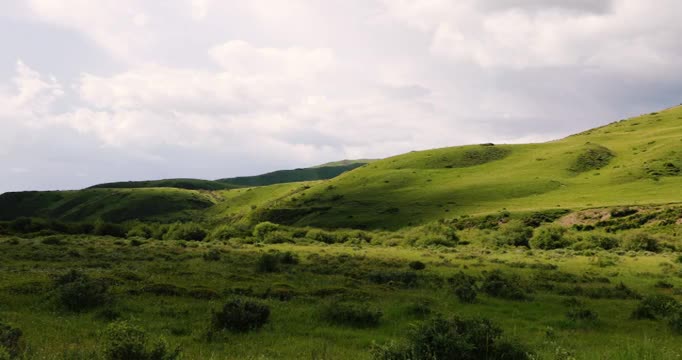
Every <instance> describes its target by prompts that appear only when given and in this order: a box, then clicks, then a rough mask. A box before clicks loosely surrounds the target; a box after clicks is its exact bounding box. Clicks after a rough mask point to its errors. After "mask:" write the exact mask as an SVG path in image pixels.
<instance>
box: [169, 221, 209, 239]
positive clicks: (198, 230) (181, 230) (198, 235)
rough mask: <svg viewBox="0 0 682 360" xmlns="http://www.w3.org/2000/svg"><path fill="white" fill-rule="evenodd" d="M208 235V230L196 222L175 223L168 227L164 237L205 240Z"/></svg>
mask: <svg viewBox="0 0 682 360" xmlns="http://www.w3.org/2000/svg"><path fill="white" fill-rule="evenodd" d="M206 235H207V233H206V230H205V229H204V228H203V227H201V226H199V225H197V224H195V223H175V224H173V225H171V226H170V228H168V232H167V233H166V235H165V236H164V239H168V240H188V241H203V240H204V239H206Z"/></svg>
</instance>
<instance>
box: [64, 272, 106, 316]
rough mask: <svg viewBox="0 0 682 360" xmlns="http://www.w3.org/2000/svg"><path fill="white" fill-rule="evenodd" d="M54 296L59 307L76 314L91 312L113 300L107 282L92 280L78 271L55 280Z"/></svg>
mask: <svg viewBox="0 0 682 360" xmlns="http://www.w3.org/2000/svg"><path fill="white" fill-rule="evenodd" d="M54 296H55V299H56V301H57V304H58V305H60V306H61V307H63V308H64V309H66V310H69V311H75V312H79V311H85V310H89V309H91V308H94V307H97V306H100V305H104V304H107V303H109V302H111V300H112V298H111V295H110V293H109V286H108V284H107V283H106V282H104V281H101V280H95V279H91V278H90V277H89V276H88V275H86V274H84V273H82V272H80V271H77V270H71V271H69V272H67V273H66V274H63V275H60V276H57V277H56V278H55V280H54Z"/></svg>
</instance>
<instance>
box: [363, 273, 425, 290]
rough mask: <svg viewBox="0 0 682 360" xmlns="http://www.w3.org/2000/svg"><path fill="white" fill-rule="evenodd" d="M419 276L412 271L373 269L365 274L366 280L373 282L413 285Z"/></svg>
mask: <svg viewBox="0 0 682 360" xmlns="http://www.w3.org/2000/svg"><path fill="white" fill-rule="evenodd" d="M418 279H419V277H418V276H417V273H415V272H414V271H373V272H371V273H369V274H367V280H369V281H370V282H372V283H374V284H382V285H397V286H402V287H414V286H416V285H417V281H418Z"/></svg>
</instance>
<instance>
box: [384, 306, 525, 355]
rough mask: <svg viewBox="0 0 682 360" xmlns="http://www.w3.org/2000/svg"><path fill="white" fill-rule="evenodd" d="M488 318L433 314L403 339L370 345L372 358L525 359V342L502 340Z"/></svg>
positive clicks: (500, 330)
mask: <svg viewBox="0 0 682 360" xmlns="http://www.w3.org/2000/svg"><path fill="white" fill-rule="evenodd" d="M502 334H503V331H502V329H501V328H500V327H498V326H497V325H495V324H493V323H492V322H491V321H490V320H488V319H483V318H472V319H464V318H460V317H454V318H451V319H445V318H443V317H440V316H438V317H435V318H433V319H431V320H428V321H425V322H423V323H422V324H420V325H418V326H417V327H415V328H414V329H413V330H411V331H410V332H409V333H408V336H407V339H406V341H405V342H403V343H398V344H396V343H393V344H390V345H386V346H376V345H375V346H374V347H373V349H372V358H373V359H375V360H435V359H467V360H497V359H499V360H502V359H504V360H526V359H529V358H530V354H529V352H528V350H527V349H526V347H525V346H523V345H521V344H519V343H516V342H513V341H509V340H506V339H504V338H503V337H502Z"/></svg>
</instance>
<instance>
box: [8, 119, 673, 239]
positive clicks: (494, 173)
mask: <svg viewBox="0 0 682 360" xmlns="http://www.w3.org/2000/svg"><path fill="white" fill-rule="evenodd" d="M350 169H353V170H352V171H348V170H350ZM339 174H341V175H339ZM336 175H339V176H337V177H334V176H336ZM326 178H333V179H330V180H324V181H310V182H307V183H297V182H296V181H301V180H306V181H308V180H311V179H326ZM177 181H181V180H177ZM182 181H190V182H191V181H193V180H182ZM218 182H219V183H220V184H225V186H230V185H237V186H249V187H254V186H262V187H260V188H241V189H231V190H223V189H215V188H209V189H208V190H207V191H195V190H185V189H158V188H149V189H128V190H125V189H90V190H85V191H81V192H41V193H36V192H28V193H14V194H4V195H0V218H3V219H8V218H11V217H17V216H42V217H56V218H59V219H66V220H81V219H93V218H98V217H103V218H105V219H108V220H110V221H123V220H127V219H134V218H142V219H157V220H165V221H173V220H175V219H178V218H187V217H193V218H200V219H202V220H207V221H210V222H214V223H216V222H225V221H244V220H248V221H249V222H251V223H253V222H258V221H264V220H270V221H273V222H278V223H284V224H291V225H297V226H308V225H310V226H318V227H327V228H341V227H348V228H369V229H374V228H387V229H395V228H400V227H405V226H410V225H417V224H422V223H425V222H428V221H432V220H436V219H441V218H456V217H459V216H463V215H481V214H490V213H496V212H499V211H503V210H506V211H511V212H529V211H537V210H547V209H571V210H581V209H587V208H597V207H609V206H618V205H647V204H665V203H675V202H682V192H680V191H679V189H680V188H682V107H675V108H671V109H667V110H665V111H661V112H660V113H652V114H647V115H644V116H640V117H636V118H632V119H627V120H623V121H619V122H615V123H612V124H609V125H607V126H603V127H600V128H596V129H592V130H589V131H585V132H583V133H580V134H576V135H573V136H569V137H567V138H564V139H561V140H556V141H551V142H547V143H541V144H523V145H496V144H481V145H469V146H458V147H450V148H442V149H433V150H427V151H418V152H411V153H407V154H403V155H398V156H394V157H390V158H387V159H383V160H377V161H374V162H371V163H370V164H366V165H362V164H360V163H352V164H347V165H343V166H336V167H321V168H308V169H297V170H289V171H277V172H273V173H269V174H264V175H260V176H256V177H242V178H232V179H222V180H219V181H218ZM207 183H210V184H215V183H217V182H207ZM272 183H283V184H279V185H269V184H272ZM148 185H150V186H151V184H148ZM156 185H158V183H156Z"/></svg>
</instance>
